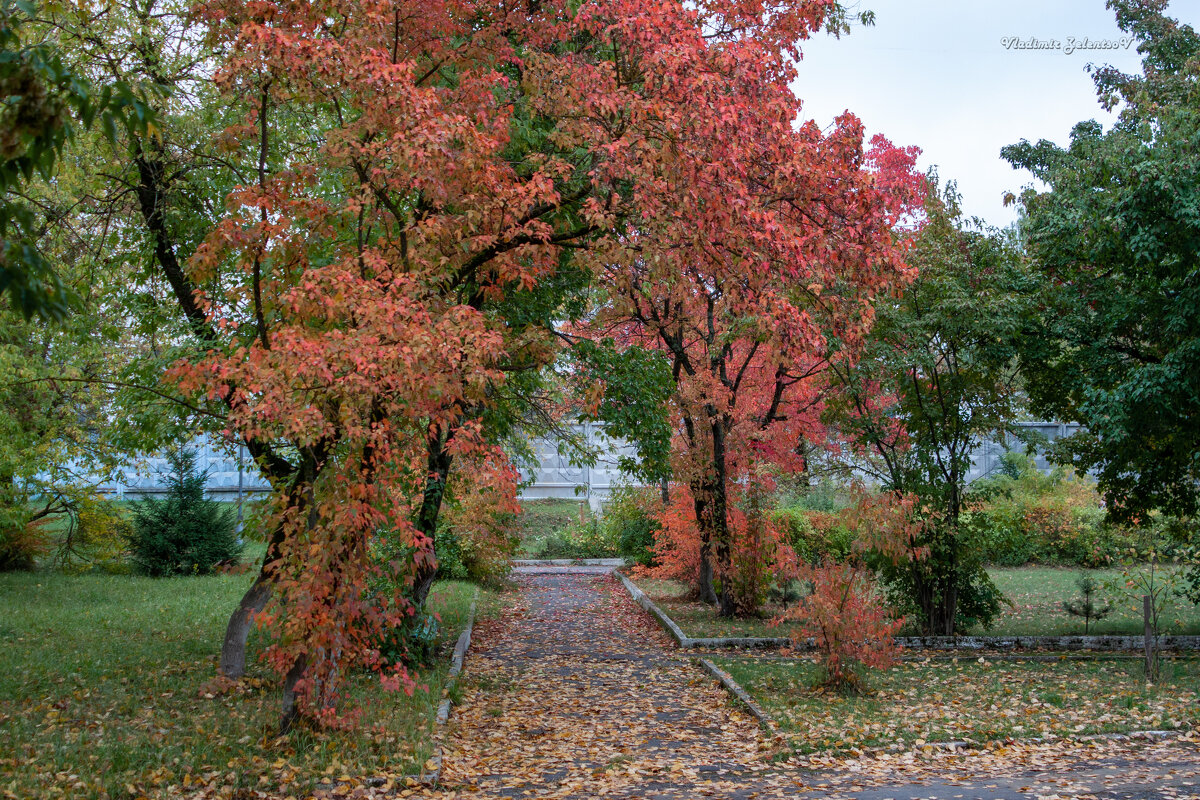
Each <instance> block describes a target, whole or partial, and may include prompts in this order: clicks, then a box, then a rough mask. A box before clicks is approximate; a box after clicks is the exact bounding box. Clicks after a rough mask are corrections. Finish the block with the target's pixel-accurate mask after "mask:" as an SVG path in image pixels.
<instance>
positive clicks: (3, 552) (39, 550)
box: [0, 509, 49, 572]
mask: <svg viewBox="0 0 1200 800" xmlns="http://www.w3.org/2000/svg"><path fill="white" fill-rule="evenodd" d="M43 524H44V520H37V521H35V522H30V521H29V518H28V516H27V515H26V514H23V513H18V510H16V509H14V510H13V511H12V512H11V513H5V510H4V509H0V572H9V571H12V570H29V569H33V568H34V567H35V566H36V565H37V560H38V559H39V558H40V557H41V556H43V555H45V554H46V552H47V551H48V550H49V541H48V537H47V536H46V531H45V529H44V527H43Z"/></svg>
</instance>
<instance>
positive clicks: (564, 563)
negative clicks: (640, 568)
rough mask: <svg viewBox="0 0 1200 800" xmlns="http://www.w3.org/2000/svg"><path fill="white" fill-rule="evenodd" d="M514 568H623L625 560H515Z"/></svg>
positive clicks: (512, 562) (513, 562)
mask: <svg viewBox="0 0 1200 800" xmlns="http://www.w3.org/2000/svg"><path fill="white" fill-rule="evenodd" d="M510 563H511V564H512V565H513V566H514V567H623V566H625V565H626V564H627V563H628V562H626V561H625V559H623V558H514V559H512V561H511V562H510Z"/></svg>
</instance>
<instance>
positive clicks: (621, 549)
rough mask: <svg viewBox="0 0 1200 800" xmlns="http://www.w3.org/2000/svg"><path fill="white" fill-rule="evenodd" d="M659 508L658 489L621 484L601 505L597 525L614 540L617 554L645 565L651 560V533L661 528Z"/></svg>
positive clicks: (652, 536) (652, 538) (652, 549)
mask: <svg viewBox="0 0 1200 800" xmlns="http://www.w3.org/2000/svg"><path fill="white" fill-rule="evenodd" d="M661 510H662V495H661V494H660V493H659V491H658V490H656V489H652V488H632V487H620V488H618V489H615V490H614V491H613V493H612V495H611V496H610V497H609V500H608V502H607V503H605V504H604V513H603V516H602V517H601V518H600V525H601V526H602V527H603V528H605V531H606V532H605V538H606V539H607V540H609V541H612V542H615V543H616V546H617V553H618V554H619V555H621V556H622V557H624V558H626V559H628V560H630V561H632V562H633V563H635V564H640V565H642V566H645V567H648V566H650V565H651V564H652V562H653V561H654V552H653V551H654V532H655V531H657V530H658V529H659V528H660V527H661V526H660V524H659V521H658V518H657V514H658V513H659V512H661Z"/></svg>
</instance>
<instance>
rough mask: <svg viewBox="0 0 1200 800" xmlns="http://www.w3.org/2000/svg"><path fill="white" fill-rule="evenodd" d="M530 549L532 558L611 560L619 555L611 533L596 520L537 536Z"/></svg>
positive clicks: (577, 523)
mask: <svg viewBox="0 0 1200 800" xmlns="http://www.w3.org/2000/svg"><path fill="white" fill-rule="evenodd" d="M531 549H532V552H531V556H532V557H533V558H613V557H615V556H616V555H617V554H618V547H617V542H616V540H615V539H614V538H613V537H612V531H611V530H609V529H608V528H606V527H605V526H604V525H601V524H600V520H598V519H596V518H592V519H589V520H587V521H586V522H573V523H571V524H570V525H567V526H566V527H565V528H559V529H558V530H555V531H551V532H550V533H547V534H545V535H544V536H540V537H538V538H537V539H535V540H534V541H533V547H532V548H531Z"/></svg>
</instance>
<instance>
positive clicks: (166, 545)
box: [129, 448, 242, 576]
mask: <svg viewBox="0 0 1200 800" xmlns="http://www.w3.org/2000/svg"><path fill="white" fill-rule="evenodd" d="M167 460H168V461H169V463H170V465H171V473H170V475H169V477H168V486H167V495H166V497H165V498H164V499H162V500H154V499H150V498H147V499H145V500H142V501H141V502H140V503H138V504H137V505H136V506H134V510H133V530H132V532H131V533H130V536H129V544H130V547H131V549H132V551H133V563H134V565H135V566H136V567H137V569H138V570H139V571H140V572H143V573H145V574H146V575H153V576H165V575H207V574H209V573H211V572H213V570H214V569H216V567H217V566H218V565H222V564H228V563H236V562H237V560H238V558H239V557H240V556H241V552H242V545H241V543H240V542H239V541H238V540H237V538H236V536H235V534H234V514H233V511H232V509H229V508H224V507H222V505H221V504H220V503H217V502H216V501H213V500H209V499H206V498H205V497H204V484H205V479H206V475H205V474H204V473H203V472H200V471H198V470H197V469H196V456H195V454H194V453H192V452H191V451H189V450H186V449H183V448H179V449H178V450H173V451H171V452H169V453H168V454H167Z"/></svg>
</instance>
